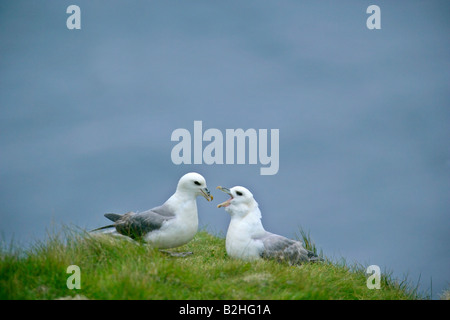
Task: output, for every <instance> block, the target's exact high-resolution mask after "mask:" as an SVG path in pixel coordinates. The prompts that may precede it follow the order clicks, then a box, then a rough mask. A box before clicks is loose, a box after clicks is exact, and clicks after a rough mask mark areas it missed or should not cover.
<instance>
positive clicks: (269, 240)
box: [259, 232, 312, 264]
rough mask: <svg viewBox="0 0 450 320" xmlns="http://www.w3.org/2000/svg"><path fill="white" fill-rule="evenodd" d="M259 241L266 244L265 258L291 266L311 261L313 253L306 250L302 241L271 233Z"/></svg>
mask: <svg viewBox="0 0 450 320" xmlns="http://www.w3.org/2000/svg"><path fill="white" fill-rule="evenodd" d="M259 240H261V241H262V242H263V244H264V251H263V252H262V253H261V256H262V257H263V258H266V259H276V260H279V261H287V262H289V263H291V264H299V263H302V262H307V261H309V260H310V256H311V253H312V252H311V251H308V250H306V249H305V248H304V247H303V245H302V243H301V242H300V241H295V240H291V239H288V238H285V237H283V236H280V235H277V234H274V233H270V232H266V233H265V234H264V235H263V236H261V237H260V238H259Z"/></svg>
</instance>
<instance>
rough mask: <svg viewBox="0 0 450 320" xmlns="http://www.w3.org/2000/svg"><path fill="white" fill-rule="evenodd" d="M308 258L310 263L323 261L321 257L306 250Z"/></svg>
mask: <svg viewBox="0 0 450 320" xmlns="http://www.w3.org/2000/svg"><path fill="white" fill-rule="evenodd" d="M308 258H309V261H310V262H319V261H324V260H323V259H322V258H321V257H319V256H318V255H317V254H315V253H314V252H312V251H309V250H308Z"/></svg>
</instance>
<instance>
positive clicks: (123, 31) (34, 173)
mask: <svg viewBox="0 0 450 320" xmlns="http://www.w3.org/2000/svg"><path fill="white" fill-rule="evenodd" d="M70 4H76V5H78V6H80V8H81V27H82V29H81V30H68V29H67V28H66V19H67V18H68V16H69V15H68V14H66V8H67V7H68V6H69V5H70ZM371 4H377V5H379V6H380V8H381V26H382V29H381V30H369V29H367V27H366V19H367V18H368V17H369V15H368V14H366V9H367V7H368V6H369V5H371ZM449 8H450V5H449V3H448V1H445V0H443V1H375V0H374V1H345V2H344V1H343V2H337V1H323V0H322V1H261V0H258V1H256V0H254V1H210V0H208V1H206V0H205V1H168V0H164V1H162V0H160V1H85V0H75V1H50V0H48V1H22V0H20V1H19V0H15V1H12V0H11V1H1V2H0V232H2V234H3V238H4V239H6V240H7V241H10V240H11V239H14V240H15V241H18V242H21V243H24V244H27V243H32V242H33V241H34V240H36V239H42V238H44V237H45V234H46V229H48V228H50V227H51V225H52V223H57V224H59V223H62V224H69V225H77V226H80V227H82V228H87V229H91V228H95V227H98V226H102V225H104V224H105V223H106V222H107V221H106V219H105V218H104V217H103V213H104V212H119V213H121V212H127V211H129V210H145V209H148V208H151V207H153V206H156V205H159V204H161V203H162V202H163V201H165V200H166V199H167V198H168V196H170V195H171V194H172V193H173V192H174V190H175V186H176V183H177V181H178V179H179V177H180V176H181V175H182V174H184V173H186V172H189V171H198V172H200V173H201V174H203V175H204V176H205V177H206V179H207V182H208V185H209V187H210V189H211V190H212V191H213V194H214V196H215V200H214V202H213V203H208V202H206V201H205V200H204V199H203V198H199V199H198V203H199V219H200V223H201V225H202V226H206V228H207V230H210V231H211V232H213V233H216V234H221V235H225V233H226V230H227V226H228V221H229V217H228V215H227V214H226V213H225V212H224V211H223V210H221V209H217V208H216V205H217V204H218V203H219V202H222V201H224V200H225V199H226V196H225V195H223V194H221V193H220V192H219V191H217V190H215V187H216V186H217V185H223V186H234V185H244V186H246V187H248V188H249V189H251V190H252V192H253V193H254V196H255V198H256V200H257V201H258V202H259V204H260V207H261V209H262V213H263V223H264V225H265V227H266V229H268V230H270V231H272V232H276V233H280V234H283V235H285V236H289V237H294V236H295V233H296V232H298V228H299V227H300V226H301V227H303V228H304V229H305V230H309V231H310V232H311V235H312V238H313V240H315V242H316V244H317V246H318V247H319V248H321V249H322V250H323V251H324V253H325V255H327V256H329V257H333V258H337V259H338V258H340V257H344V258H345V259H346V260H347V261H348V262H354V261H357V262H360V263H362V264H364V265H369V264H377V265H379V266H380V267H381V268H382V270H388V271H393V273H394V276H396V277H398V278H400V279H402V278H403V277H404V276H405V275H408V277H409V279H410V280H411V281H412V283H413V284H414V285H415V284H416V283H417V282H418V281H419V282H420V288H421V290H422V291H424V292H426V293H428V294H429V293H430V284H431V281H432V291H433V298H436V297H438V296H439V294H440V293H441V292H442V291H443V290H444V289H446V288H448V285H449V281H450V255H449V248H450V235H449V227H450V223H449V209H450V201H449V191H450V149H449V147H450V144H449V137H450V129H449V120H450V109H449V107H450V94H449V83H450V82H449V80H450V79H449V75H450V73H449V71H450V68H449V62H450V61H449V53H450V52H449V51H450V50H449V49H450V46H449V44H450V38H449V36H448V35H449V34H450V23H449V19H448V15H449V13H450V10H449ZM194 120H202V121H203V129H204V130H206V129H208V128H217V129H220V130H222V132H223V133H225V129H227V128H229V129H235V128H243V129H248V128H255V129H279V130H280V170H279V172H278V174H277V175H274V176H261V175H260V174H259V169H260V165H259V164H258V165H211V166H208V165H180V166H176V165H174V164H173V163H172V161H171V158H170V152H171V149H172V148H173V146H174V145H175V144H176V143H175V142H171V141H170V136H171V133H172V131H173V130H175V129H177V128H186V129H188V130H189V131H191V133H193V122H194ZM205 144H206V143H205ZM419 277H420V280H419Z"/></svg>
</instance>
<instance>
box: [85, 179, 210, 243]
mask: <svg viewBox="0 0 450 320" xmlns="http://www.w3.org/2000/svg"><path fill="white" fill-rule="evenodd" d="M197 196H203V197H205V198H206V200H208V201H212V199H213V196H212V195H211V193H210V192H209V190H208V188H207V186H206V180H205V178H203V176H202V175H200V174H198V173H195V172H190V173H187V174H185V175H184V176H182V177H181V178H180V180H179V181H178V185H177V189H176V191H175V193H174V194H173V195H172V196H171V197H170V198H169V199H168V200H167V201H166V202H165V203H164V204H163V205H161V206H159V207H155V208H153V209H150V210H147V211H143V212H138V213H136V212H128V213H126V214H123V215H121V214H116V213H106V214H105V217H106V218H108V219H109V220H111V221H113V222H114V223H113V224H111V225H107V226H104V227H101V228H98V229H95V230H93V231H96V230H101V229H106V228H115V229H116V231H117V232H118V233H120V234H122V235H124V236H128V237H130V238H131V239H133V240H138V241H144V242H147V243H149V244H151V245H152V246H154V247H156V248H159V249H168V248H175V247H179V246H182V245H184V244H186V243H188V242H189V241H191V240H192V238H194V236H195V234H196V233H197V229H198V214H197V200H196V199H197Z"/></svg>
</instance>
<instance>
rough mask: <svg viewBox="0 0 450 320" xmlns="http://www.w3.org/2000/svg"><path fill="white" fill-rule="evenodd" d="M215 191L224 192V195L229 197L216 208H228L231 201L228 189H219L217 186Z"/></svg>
mask: <svg viewBox="0 0 450 320" xmlns="http://www.w3.org/2000/svg"><path fill="white" fill-rule="evenodd" d="M216 189H219V190H221V191H223V192H225V193H226V194H228V195H229V196H230V197H231V198H230V199H228V200H227V201H225V202H222V203H220V204H218V205H217V208H221V207H228V206H229V205H230V201H231V200H232V199H233V195H232V194H231V192H230V189H228V188H225V187H221V186H218V187H217V188H216Z"/></svg>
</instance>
